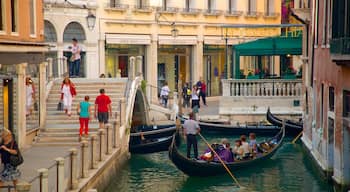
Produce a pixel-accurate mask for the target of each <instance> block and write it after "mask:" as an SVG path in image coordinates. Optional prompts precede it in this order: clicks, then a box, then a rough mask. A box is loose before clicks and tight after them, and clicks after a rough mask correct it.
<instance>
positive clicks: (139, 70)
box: [135, 56, 143, 76]
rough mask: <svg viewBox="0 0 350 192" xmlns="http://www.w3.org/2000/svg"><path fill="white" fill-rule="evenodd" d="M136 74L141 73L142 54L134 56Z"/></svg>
mask: <svg viewBox="0 0 350 192" xmlns="http://www.w3.org/2000/svg"><path fill="white" fill-rule="evenodd" d="M135 69H136V76H140V75H143V74H142V56H137V57H136V67H135Z"/></svg>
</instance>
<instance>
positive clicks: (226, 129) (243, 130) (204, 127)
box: [179, 116, 280, 136]
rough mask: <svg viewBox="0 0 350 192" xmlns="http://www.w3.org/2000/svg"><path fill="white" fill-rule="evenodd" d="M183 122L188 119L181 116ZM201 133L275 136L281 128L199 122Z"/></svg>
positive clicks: (262, 125) (264, 125) (261, 125)
mask: <svg viewBox="0 0 350 192" xmlns="http://www.w3.org/2000/svg"><path fill="white" fill-rule="evenodd" d="M179 118H180V119H181V122H182V123H184V121H185V120H186V118H184V117H182V116H179ZM199 126H200V128H201V131H202V132H204V133H208V134H217V133H220V134H226V135H243V134H244V135H249V133H255V134H258V135H266V136H270V135H275V134H277V133H278V132H279V131H280V127H279V126H275V125H266V124H256V125H236V126H234V125H230V124H219V123H206V122H203V121H199Z"/></svg>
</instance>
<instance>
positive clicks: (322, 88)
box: [320, 84, 324, 127]
mask: <svg viewBox="0 0 350 192" xmlns="http://www.w3.org/2000/svg"><path fill="white" fill-rule="evenodd" d="M323 94H324V85H323V84H321V106H320V127H323V104H324V101H323V100H324V99H323V98H324V97H323Z"/></svg>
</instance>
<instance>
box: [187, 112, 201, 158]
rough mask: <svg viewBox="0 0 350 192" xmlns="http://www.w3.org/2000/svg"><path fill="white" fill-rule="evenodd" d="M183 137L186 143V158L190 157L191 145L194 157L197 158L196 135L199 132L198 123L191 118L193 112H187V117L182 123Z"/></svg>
mask: <svg viewBox="0 0 350 192" xmlns="http://www.w3.org/2000/svg"><path fill="white" fill-rule="evenodd" d="M183 128H184V137H185V139H186V143H187V158H191V147H192V145H193V151H194V158H196V159H197V158H198V145H197V135H198V133H199V132H200V130H201V129H200V127H199V125H198V123H197V122H196V121H195V120H193V113H190V114H189V119H188V120H185V122H184V124H183Z"/></svg>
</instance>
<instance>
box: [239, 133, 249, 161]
mask: <svg viewBox="0 0 350 192" xmlns="http://www.w3.org/2000/svg"><path fill="white" fill-rule="evenodd" d="M241 141H242V148H243V158H244V157H248V156H249V154H250V147H249V143H248V142H247V137H246V136H245V135H241Z"/></svg>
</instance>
